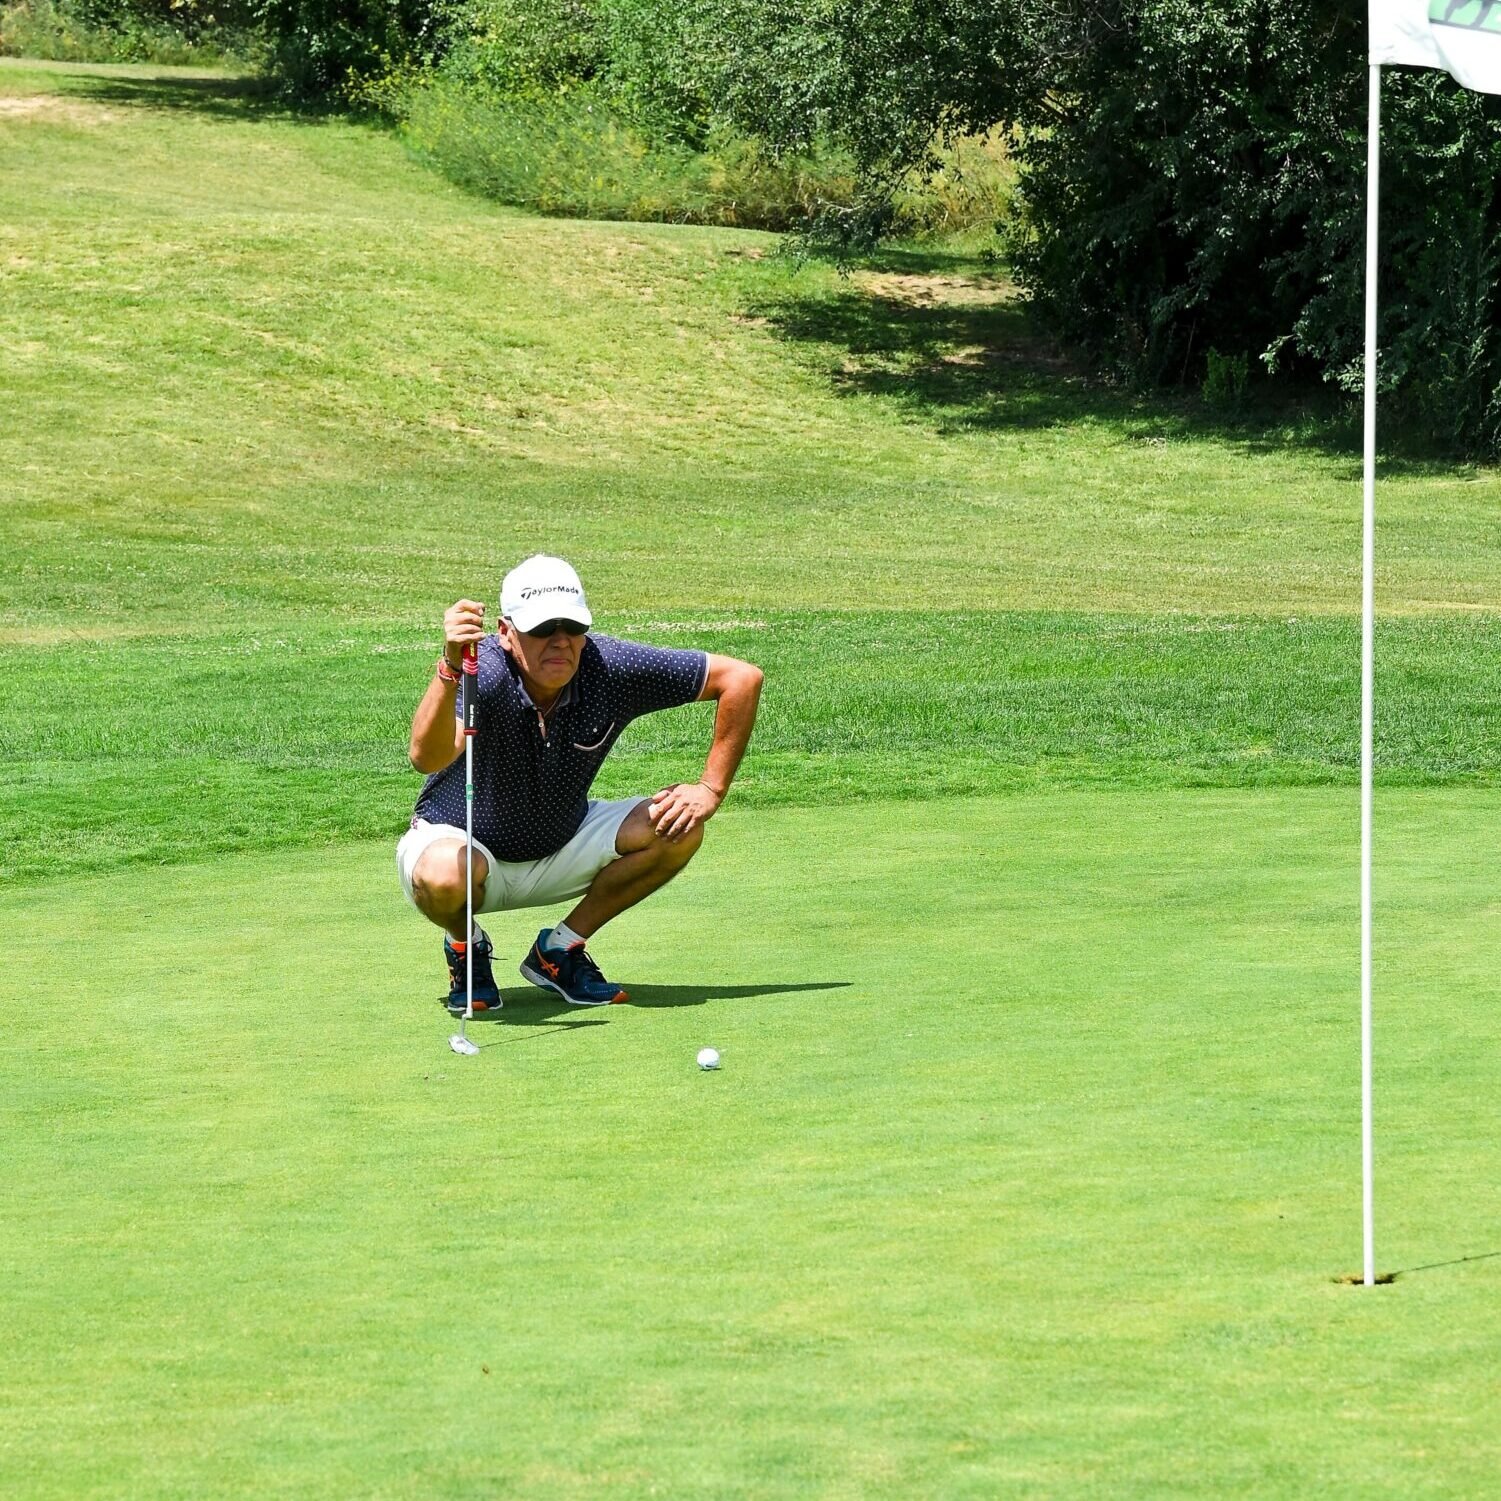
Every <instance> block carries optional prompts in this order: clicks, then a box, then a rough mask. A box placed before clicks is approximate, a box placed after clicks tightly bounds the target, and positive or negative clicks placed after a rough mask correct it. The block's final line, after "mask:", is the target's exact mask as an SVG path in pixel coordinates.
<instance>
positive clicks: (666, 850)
mask: <svg viewBox="0 0 1501 1501" xmlns="http://www.w3.org/2000/svg"><path fill="white" fill-rule="evenodd" d="M703 842H704V826H703V824H701V823H700V824H695V825H694V826H693V827H692V828H691V829H689V830H688V832H687V833H686V834H684V835H682V836H681V837H680V838H678V839H663V840H661V841H660V843H661V845H662V852H663V856H664V858H665V859H666V860H667V861H668V862H669V863H671V864H673V865H678V866H682V865H686V864H687V863H688V862H689V861H690V860H691V859H692V858H693V857H694V856H695V855H696V854H697V853H698V851H699V846H700V845H702V844H703Z"/></svg>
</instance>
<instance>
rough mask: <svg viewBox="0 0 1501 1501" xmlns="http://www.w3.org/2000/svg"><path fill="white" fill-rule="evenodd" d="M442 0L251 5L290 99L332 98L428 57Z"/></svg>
mask: <svg viewBox="0 0 1501 1501" xmlns="http://www.w3.org/2000/svg"><path fill="white" fill-rule="evenodd" d="M442 3H443V0H259V11H258V15H259V19H260V23H261V25H262V27H263V28H264V30H265V33H266V36H267V40H268V45H269V48H270V63H271V68H272V70H273V72H274V73H275V74H276V76H277V77H278V78H279V79H280V80H281V83H282V86H283V87H284V88H285V89H286V90H287V91H288V92H289V93H291V94H293V95H295V96H296V97H298V98H305V99H312V98H319V97H326V96H328V95H331V94H338V93H341V92H342V91H344V90H346V89H348V88H349V87H351V86H352V85H356V84H358V83H359V82H360V81H361V80H364V79H369V78H373V77H376V76H379V75H380V74H382V73H387V72H390V71H391V70H393V69H397V68H401V67H404V66H407V65H410V64H412V63H414V62H417V61H420V60H423V59H426V58H430V57H432V56H434V55H435V54H436V52H437V51H438V49H439V47H440V45H441V33H442V26H441V22H442V17H443V10H442Z"/></svg>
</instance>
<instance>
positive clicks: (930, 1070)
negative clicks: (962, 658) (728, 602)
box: [0, 790, 1501, 1501]
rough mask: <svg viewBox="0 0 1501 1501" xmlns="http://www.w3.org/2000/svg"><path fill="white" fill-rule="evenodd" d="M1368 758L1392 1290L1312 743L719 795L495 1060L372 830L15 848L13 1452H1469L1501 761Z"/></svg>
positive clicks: (798, 1475)
mask: <svg viewBox="0 0 1501 1501" xmlns="http://www.w3.org/2000/svg"><path fill="white" fill-rule="evenodd" d="M1382 809H1383V817H1382V833H1381V846H1380V855H1381V859H1382V869H1383V872H1384V874H1383V878H1382V887H1381V891H1382V911H1383V914H1384V922H1383V927H1382V930H1381V946H1380V950H1379V952H1378V975H1379V983H1380V991H1379V994H1380V1001H1379V1006H1378V1025H1379V1031H1378V1039H1379V1050H1380V1059H1381V1071H1380V1075H1379V1080H1380V1088H1379V1093H1378V1109H1379V1117H1378V1119H1379V1121H1380V1128H1381V1134H1380V1137H1379V1141H1380V1158H1379V1166H1380V1180H1379V1181H1380V1189H1381V1193H1380V1205H1381V1212H1380V1217H1379V1220H1378V1225H1379V1229H1380V1242H1379V1245H1380V1260H1381V1265H1382V1267H1383V1268H1384V1269H1388V1270H1393V1271H1400V1272H1401V1273H1402V1275H1401V1276H1400V1277H1399V1278H1398V1281H1397V1283H1396V1285H1395V1286H1393V1287H1389V1288H1383V1289H1380V1290H1378V1291H1376V1292H1374V1293H1367V1292H1365V1291H1364V1290H1361V1289H1353V1288H1345V1287H1339V1286H1337V1285H1335V1283H1334V1282H1333V1281H1332V1279H1333V1278H1334V1277H1336V1276H1337V1275H1339V1274H1341V1273H1344V1272H1347V1271H1349V1270H1351V1269H1352V1268H1353V1267H1357V1266H1358V1264H1359V1260H1360V1239H1359V1223H1360V1217H1359V1169H1358V1162H1359V1138H1358V1090H1357V1088H1356V1083H1357V1074H1358V1067H1357V1065H1358V1058H1357V1051H1358V1049H1357V1046H1356V1036H1355V1028H1354V1025H1353V1018H1354V1006H1355V985H1354V969H1353V964H1352V960H1353V951H1354V945H1353V924H1354V911H1355V900H1356V882H1355V880H1354V870H1353V867H1354V842H1355V817H1354V801H1353V799H1352V798H1351V797H1350V795H1349V794H1348V793H1345V792H1337V791H1329V790H1324V791H1319V790H1313V791H1301V790H1262V791H1254V792H1239V791H1230V792H1226V791H1219V792H1198V793H1182V792H1179V793H1162V792H1154V793H1151V794H1142V793H1138V792H1130V791H1127V792H1119V793H1110V792H1100V791H1094V792H1085V793H1073V794H1065V795H1058V796H1043V797H1033V798H1011V799H1002V800H999V801H989V802H962V801H961V802H955V801H948V802H936V803H931V804H928V805H926V806H922V807H914V806H911V805H903V804H900V803H894V802H893V803H887V804H884V805H878V806H872V807H867V808H861V809H844V810H825V811H818V810H782V811H770V812H765V813H761V814H751V813H748V812H747V813H731V812H726V813H725V814H724V815H722V817H721V819H720V820H718V821H716V824H715V825H714V827H713V828H712V829H711V832H710V839H709V841H708V843H706V845H705V850H704V853H703V856H702V857H701V859H700V861H699V862H698V863H697V864H695V866H694V867H693V868H692V869H691V870H690V871H689V872H688V873H687V874H686V875H685V876H684V877H683V878H682V879H681V880H680V881H679V882H678V883H677V884H675V885H674V886H672V887H671V888H669V890H668V891H667V892H665V893H663V894H662V896H661V897H660V898H659V899H658V900H656V901H654V902H652V903H648V904H646V905H645V906H643V907H642V908H640V909H639V910H638V911H637V912H636V913H634V914H632V915H631V916H630V917H629V918H627V919H624V920H622V922H621V923H620V924H618V925H617V927H616V928H614V929H613V930H612V931H611V933H610V935H609V937H608V940H607V941H604V940H602V941H601V944H600V952H601V955H602V956H603V957H604V958H605V960H606V962H607V964H608V965H609V972H610V973H612V974H617V975H618V976H619V977H620V978H621V979H622V980H623V981H625V982H627V983H628V984H630V985H631V986H632V987H633V989H635V990H636V993H637V1001H638V1004H637V1005H635V1006H632V1007H621V1008H614V1009H612V1010H610V1011H609V1012H607V1013H604V1014H599V1013H589V1014H584V1015H580V1014H577V1013H570V1014H560V1013H559V1012H558V1011H557V1010H556V1009H555V1008H554V1007H553V1006H552V1005H551V1004H549V1003H546V1002H539V1003H525V1004H521V1000H522V998H521V993H520V988H513V989H512V990H511V992H510V994H511V998H512V1003H513V1004H512V1005H511V1009H510V1010H509V1011H508V1013H507V1020H506V1021H505V1022H504V1023H502V1024H499V1025H484V1026H480V1027H477V1028H476V1032H477V1034H478V1036H479V1038H480V1040H481V1041H482V1043H484V1044H485V1046H484V1047H483V1049H482V1052H481V1055H480V1057H479V1058H478V1059H476V1060H472V1061H460V1060H458V1059H455V1058H453V1057H452V1055H450V1054H449V1053H448V1051H447V1049H446V1048H445V1046H444V1045H443V1036H444V1034H445V1033H446V1032H447V1031H448V1030H449V1028H448V1024H447V1022H446V1018H444V1016H443V1014H442V1013H441V1011H440V1010H439V1009H438V1007H437V1006H436V1005H434V1004H433V998H434V997H435V995H436V993H437V991H438V989H439V987H440V975H441V961H440V959H439V956H438V953H437V948H436V941H435V938H434V936H433V935H432V933H431V930H429V929H426V928H425V927H424V925H423V924H422V923H421V922H420V920H418V919H417V918H416V916H415V915H414V914H412V913H410V912H409V911H405V910H404V909H403V905H402V899H401V897H400V894H399V892H398V890H397V887H396V883H395V877H394V871H393V869H392V866H391V853H390V846H389V844H388V843H386V842H384V841H382V842H380V843H377V844H373V845H364V844H357V845H351V846H347V847H345V848H343V849H341V850H338V851H336V852H329V853H319V854H312V853H300V854H299V853H292V854H287V855H263V856H253V857H247V858H245V859H242V860H239V861H235V862H224V861H219V862H216V863H213V864H197V865H185V866H182V867H180V868H178V869H177V870H172V871H163V872H157V873H153V874H152V875H151V876H150V878H149V880H148V881H146V882H144V883H143V881H142V879H141V877H140V876H138V875H134V874H119V875H115V876H110V877H104V878H96V879H93V880H85V881H74V882H69V883H67V884H66V885H62V886H58V887H54V888H52V889H51V890H50V891H46V892H21V893H11V894H9V895H6V896H3V897H0V922H3V924H4V927H5V930H6V932H7V933H8V934H9V935H11V937H10V939H9V941H8V945H7V947H8V955H9V957H8V963H7V965H6V968H5V972H4V976H3V978H0V1004H3V1005H4V1006H5V1007H6V1009H7V1013H8V1014H9V1015H10V1017H11V1018H12V1020H11V1024H10V1025H9V1026H8V1027H7V1028H6V1029H5V1032H4V1035H3V1040H0V1101H3V1104H0V1111H3V1113H4V1133H5V1139H6V1142H7V1211H6V1215H5V1216H4V1219H3V1221H0V1274H3V1276H4V1280H5V1285H6V1287H7V1289H8V1293H7V1299H6V1315H5V1320H6V1331H7V1348H8V1350H9V1355H8V1358H7V1360H6V1361H5V1362H4V1364H3V1366H0V1414H3V1417H0V1434H3V1437H4V1442H3V1443H0V1489H3V1490H4V1491H5V1493H6V1494H9V1495H18V1496H19V1495H25V1496H27V1497H29V1498H33V1501H48V1498H54V1497H56V1498H64V1497H65V1498H68V1501H77V1498H80V1497H85V1496H104V1495H121V1494H135V1495H150V1496H153V1497H160V1498H189V1497H196V1496H202V1495H251V1494H274V1495H278V1496H287V1497H299V1498H300V1497H322V1496H348V1495H363V1496H382V1497H402V1496H411V1497H423V1498H438V1497H480V1496H485V1497H510V1496H515V1497H525V1498H528V1501H537V1498H552V1497H577V1496H587V1495H595V1494H599V1493H602V1492H607V1493H608V1494H610V1495H611V1496H620V1497H622V1498H633V1497H647V1496H650V1495H653V1494H656V1495H695V1496H703V1497H752V1496H753V1497H756V1498H758V1501H775V1498H782V1497H785V1498H801V1497H807V1496H826V1497H845V1496H848V1497H891V1498H906V1497H910V1496H917V1495H929V1496H940V1495H941V1496H945V1497H961V1498H962V1497H974V1498H981V1497H986V1498H988V1497H993V1496H998V1495H1007V1496H1056V1495H1066V1496H1070V1497H1101V1498H1104V1497H1112V1498H1113V1497H1119V1496H1128V1495H1131V1496H1151V1497H1161V1496H1215V1497H1224V1496H1256V1497H1262V1498H1265V1497H1284V1496H1285V1497H1301V1496H1306V1495H1308V1494H1309V1493H1310V1491H1311V1490H1312V1489H1314V1488H1317V1489H1318V1490H1319V1491H1320V1492H1321V1493H1323V1494H1327V1495H1330V1496H1341V1497H1343V1496H1362V1497H1373V1496H1391V1497H1399V1496H1400V1497H1404V1498H1406V1497H1440V1496H1453V1497H1469V1496H1474V1495H1477V1494H1483V1493H1484V1492H1485V1491H1486V1490H1487V1489H1488V1487H1489V1485H1490V1477H1491V1476H1493V1475H1494V1473H1495V1470H1496V1466H1497V1464H1498V1463H1501V1442H1498V1439H1497V1435H1496V1431H1495V1426H1494V1423H1493V1422H1492V1421H1491V1418H1492V1414H1493V1412H1494V1409H1495V1403H1496V1401H1497V1398H1498V1396H1501V1391H1498V1378H1497V1375H1496V1369H1495V1363H1494V1361H1492V1360H1491V1359H1490V1357H1489V1351H1490V1350H1491V1349H1492V1348H1493V1347H1494V1344H1495V1342H1496V1340H1497V1339H1498V1338H1501V1324H1498V1315H1497V1308H1498V1304H1497V1300H1496V1297H1495V1277H1496V1268H1497V1265H1498V1263H1497V1261H1496V1260H1495V1259H1486V1258H1494V1257H1495V1256H1496V1254H1497V1253H1498V1252H1501V1245H1498V1244H1497V1240H1496V1236H1495V1225H1496V1219H1497V1213H1498V1211H1501V1199H1498V1190H1497V1187H1496V1185H1497V1183H1498V1182H1501V1156H1498V1148H1497V1144H1496V1142H1495V1140H1494V1138H1493V1136H1492V1134H1491V1133H1489V1132H1487V1130H1486V1129H1485V1118H1486V1108H1487V1107H1486V1106H1485V1104H1484V1102H1485V1100H1486V1099H1487V1098H1488V1097H1489V1095H1490V1093H1491V1092H1492V1085H1493V1072H1494V1058H1495V1055H1496V1049H1497V1047H1498V1045H1501V1022H1498V1019H1497V1018H1498V1015H1501V1013H1498V1012H1497V1008H1496V1007H1495V1005H1494V1004H1493V1000H1494V997H1493V995H1492V991H1493V989H1494V976H1495V974H1496V972H1497V967H1498V964H1501V947H1498V944H1497V938H1496V932H1497V930H1496V926H1495V923H1494V922H1493V921H1492V918H1493V916H1494V908H1495V889H1494V869H1493V867H1494V850H1495V846H1496V842H1497V838H1498V837H1501V801H1498V798H1497V796H1496V794H1494V793H1479V792H1474V791H1466V792H1463V793H1453V792H1442V791H1394V792H1392V793H1390V794H1388V795H1386V796H1385V797H1384V798H1383V800H1382ZM529 916H530V914H525V913H521V914H516V915H514V916H512V917H503V918H499V919H496V920H495V922H494V923H493V925H492V926H493V928H494V931H495V933H496V937H497V940H498V942H499V945H500V948H501V952H502V953H504V954H506V955H508V956H509V957H508V960H507V963H508V965H509V964H513V963H514V961H515V957H516V955H517V953H518V952H519V947H520V944H521V943H522V942H523V941H524V939H525V938H527V937H529V936H530V932H531V931H532V930H533V929H534V926H535V924H534V923H529V922H528V918H529ZM956 923H958V924H959V925H960V926H962V928H963V933H964V937H963V941H962V943H960V944H959V945H958V946H957V947H951V946H949V945H947V944H944V943H943V942H942V941H941V940H940V939H939V937H938V935H940V934H941V933H943V932H944V931H945V930H947V929H948V928H950V927H951V926H952V925H954V924H956ZM268 930H269V931H274V932H275V935H276V936H275V941H274V942H268V941H267V933H268ZM68 934H80V935H84V936H85V938H86V941H85V942H84V943H82V944H79V945H77V946H70V945H68V944H66V943H63V942H60V937H59V935H68ZM685 934H693V935H698V936H697V937H696V938H695V939H694V941H684V935H685ZM944 952H946V953H948V954H949V955H950V956H951V957H950V958H949V959H948V960H947V961H942V962H941V961H940V960H939V959H938V958H937V957H936V956H937V955H938V954H939V953H944ZM518 987H519V982H518ZM64 989H65V990H67V991H70V992H76V993H80V994H82V995H84V996H86V997H87V998H88V1004H87V1005H83V1006H64V1007H58V1006H55V1005H41V1004H38V996H39V994H47V995H49V996H50V995H56V994H57V993H58V992H59V991H60V990H64ZM704 1043H714V1044H715V1045H717V1046H718V1047H719V1048H720V1049H721V1051H722V1053H723V1057H724V1067H723V1069H722V1071H721V1072H720V1073H719V1074H717V1075H704V1074H701V1073H699V1071H698V1070H697V1069H696V1068H695V1067H694V1065H693V1058H694V1054H695V1052H696V1050H697V1048H698V1047H699V1046H701V1045H703V1044H704ZM1462 1258H1479V1259H1474V1260H1461V1259H1462ZM1435 1263H1458V1264H1454V1265H1434V1264H1435ZM487 1368H488V1369H487Z"/></svg>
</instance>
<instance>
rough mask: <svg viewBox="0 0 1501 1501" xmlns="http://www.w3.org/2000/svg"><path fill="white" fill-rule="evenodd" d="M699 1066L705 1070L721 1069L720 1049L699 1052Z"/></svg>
mask: <svg viewBox="0 0 1501 1501" xmlns="http://www.w3.org/2000/svg"><path fill="white" fill-rule="evenodd" d="M698 1066H699V1067H700V1068H704V1069H709V1068H718V1067H719V1049H718V1048H700V1049H699V1050H698Z"/></svg>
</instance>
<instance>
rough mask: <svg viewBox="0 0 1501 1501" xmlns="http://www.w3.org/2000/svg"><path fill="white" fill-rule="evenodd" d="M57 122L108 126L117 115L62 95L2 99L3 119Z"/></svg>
mask: <svg viewBox="0 0 1501 1501" xmlns="http://www.w3.org/2000/svg"><path fill="white" fill-rule="evenodd" d="M34 119H40V120H55V121H61V122H62V123H63V124H65V125H109V124H112V123H113V121H114V119H115V116H114V115H113V114H112V113H111V112H110V111H109V110H107V109H103V108H101V107H100V106H99V105H97V104H89V103H87V102H86V101H84V100H82V99H66V98H64V97H63V96H62V95H61V94H12V95H9V96H7V97H5V98H0V120H34Z"/></svg>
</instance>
